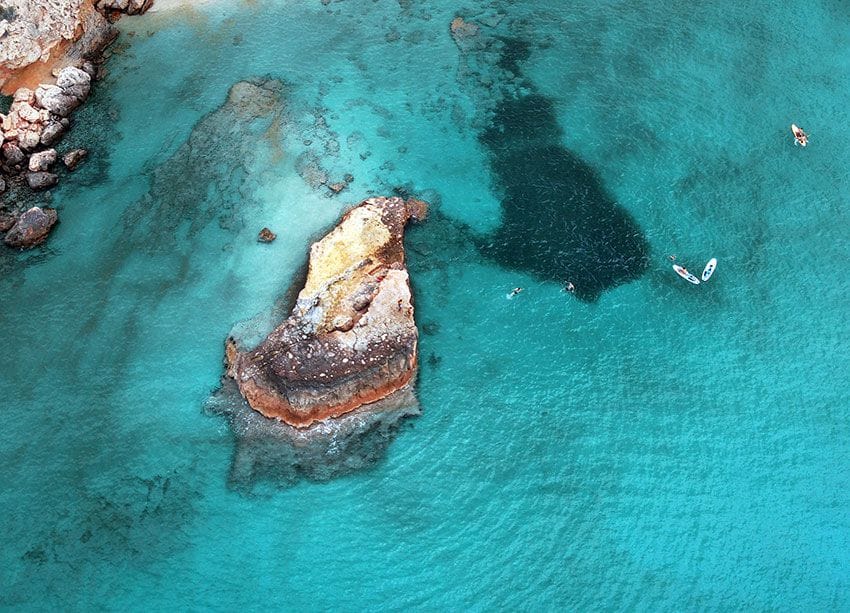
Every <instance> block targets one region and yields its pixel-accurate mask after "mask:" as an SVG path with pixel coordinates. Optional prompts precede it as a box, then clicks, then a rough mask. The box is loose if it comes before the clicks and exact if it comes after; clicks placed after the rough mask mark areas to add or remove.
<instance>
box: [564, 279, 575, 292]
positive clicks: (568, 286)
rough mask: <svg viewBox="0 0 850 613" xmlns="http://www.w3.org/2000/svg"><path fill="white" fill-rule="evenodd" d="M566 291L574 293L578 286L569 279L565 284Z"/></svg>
mask: <svg viewBox="0 0 850 613" xmlns="http://www.w3.org/2000/svg"><path fill="white" fill-rule="evenodd" d="M564 291H565V292H569V293H571V294H572V293H573V292H574V291H576V286H575V285H573V282H572V281H567V284H566V285H565V286H564Z"/></svg>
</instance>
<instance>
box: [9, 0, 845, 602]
mask: <svg viewBox="0 0 850 613" xmlns="http://www.w3.org/2000/svg"><path fill="white" fill-rule="evenodd" d="M550 5H551V3H543V2H539V3H537V2H528V3H524V4H523V5H522V6H516V5H512V4H507V3H505V4H504V5H503V4H500V3H495V4H490V3H488V4H487V5H486V6H484V5H482V6H481V7H480V8H479V5H478V4H476V3H472V4H468V5H466V10H465V11H464V12H463V13H461V14H463V15H465V16H467V17H471V18H478V19H480V20H486V21H487V22H488V23H492V24H494V26H493V27H492V28H486V27H485V28H482V33H481V36H482V37H494V36H504V37H511V38H515V39H520V40H524V41H525V42H526V43H527V44H528V47H529V57H528V59H527V60H525V61H522V62H520V63H519V72H520V73H521V75H520V76H519V77H518V78H517V82H516V83H513V84H512V85H505V84H504V83H503V82H502V81H501V80H500V79H503V78H506V75H505V72H504V69H503V68H500V67H499V66H498V61H499V57H498V54H497V53H492V52H488V51H483V52H482V51H475V50H474V49H473V50H469V49H468V50H467V51H466V52H465V54H461V52H460V51H459V49H458V47H457V46H456V45H455V44H454V42H453V41H452V38H451V36H450V35H449V28H448V24H449V22H450V21H451V19H452V18H453V17H454V16H455V15H456V10H457V6H455V5H452V4H450V3H443V2H439V3H431V5H430V6H429V7H428V8H427V9H424V8H421V7H418V6H414V5H412V4H410V5H407V4H405V3H402V4H400V5H399V4H395V3H365V2H353V1H352V2H344V3H343V2H339V3H332V4H330V5H328V6H327V7H325V6H322V5H321V4H319V3H318V2H317V3H309V4H307V5H306V6H300V5H298V6H294V5H287V4H284V3H264V2H259V3H250V4H245V5H243V4H241V3H240V4H234V5H233V6H230V7H229V8H227V9H226V10H224V9H220V8H210V9H209V13H208V14H203V13H195V14H193V15H192V16H191V17H190V18H187V19H182V20H181V19H175V18H173V16H167V15H164V14H160V15H155V14H151V15H148V16H147V17H145V18H142V19H138V20H132V19H127V20H125V21H124V22H122V28H123V29H124V30H125V37H124V39H123V41H124V42H125V43H127V47H126V49H125V50H124V51H123V52H122V53H120V54H118V55H116V57H115V58H113V60H112V62H111V63H110V65H109V68H110V77H109V79H108V80H107V82H106V83H104V84H102V86H101V87H100V88H99V89H98V90H97V93H96V96H95V99H94V101H93V103H92V104H91V105H90V106H88V107H87V108H86V109H85V110H84V111H83V113H85V114H86V115H89V116H91V117H97V116H99V115H108V114H109V113H113V114H114V116H115V117H116V118H117V120H116V121H115V122H114V124H113V123H112V122H109V121H99V122H97V123H96V125H95V124H92V123H90V124H89V125H90V126H91V125H94V127H93V128H90V129H88V130H86V129H85V128H78V130H77V132H75V134H74V138H79V139H80V140H81V141H85V142H90V143H94V145H93V148H97V149H96V150H95V151H94V153H93V158H92V159H91V160H90V161H89V162H88V163H87V164H88V165H87V166H86V167H84V168H85V169H84V170H81V171H79V172H80V174H78V175H77V178H76V179H74V180H73V181H72V180H66V181H65V182H64V184H63V186H62V187H61V188H60V189H59V190H57V192H56V193H55V198H54V202H55V204H56V205H57V206H58V207H59V208H60V216H61V219H62V224H61V225H60V226H59V227H58V228H57V230H56V232H55V233H54V235H53V236H52V238H51V241H50V243H49V245H48V247H47V248H46V249H45V250H44V251H42V252H39V253H31V254H26V255H19V254H13V253H8V252H4V253H3V254H2V256H0V258H2V260H0V269H2V271H3V274H2V278H0V304H2V309H0V338H3V339H4V340H5V346H4V351H3V352H2V358H0V360H2V362H1V363H0V383H2V388H3V390H4V395H3V401H2V409H3V415H4V418H5V419H4V423H5V428H4V429H3V432H2V435H0V459H2V464H3V467H4V478H3V480H2V484H3V485H2V488H0V501H2V509H3V512H4V527H5V533H6V538H5V539H4V546H3V548H2V555H3V559H2V565H0V568H3V571H2V575H0V577H2V579H0V582H1V583H0V585H2V590H0V593H2V596H0V603H2V604H3V605H4V606H7V607H19V608H46V607H49V606H56V607H62V608H72V609H87V608H92V607H94V606H96V605H99V606H102V607H106V608H110V609H118V608H127V607H129V608H139V605H140V603H144V604H145V606H147V607H150V608H155V609H185V608H207V607H212V608H217V609H232V608H236V607H250V608H259V607H282V608H290V609H310V610H313V609H326V608H332V607H333V608H337V609H345V610H354V609H358V608H362V607H365V606H370V607H376V608H377V607H380V608H389V609H402V608H409V607H419V608H424V609H440V608H442V609H445V608H451V609H457V608H461V607H463V608H467V607H469V608H479V609H481V608H486V609H491V608H499V607H504V608H519V609H553V608H565V607H569V608H581V609H588V608H593V609H597V608H608V609H623V608H631V609H675V610H680V609H687V610H694V609H705V608H710V609H721V610H729V609H742V608H747V609H758V610H764V609H778V610H810V609H816V610H844V609H847V608H848V606H850V600H848V598H850V597H849V596H848V594H850V585H849V584H848V582H850V579H848V577H850V574H848V572H847V569H848V567H849V566H850V554H848V551H850V542H848V540H850V537H848V535H850V494H848V492H850V483H848V481H850V477H848V466H850V426H849V425H848V424H849V423H850V421H848V418H847V413H846V411H847V407H848V400H850V398H848V396H850V394H848V387H847V383H846V373H847V372H848V367H850V363H848V362H850V360H848V354H847V351H846V349H845V348H846V346H847V341H848V333H847V330H846V327H844V326H843V320H844V317H845V312H846V305H847V300H846V297H845V296H846V292H847V289H848V280H847V275H846V274H845V273H844V271H843V270H842V269H841V263H843V262H844V261H846V260H847V257H848V255H850V253H848V251H850V249H848V243H847V241H846V228H847V227H848V214H847V212H846V202H847V200H848V195H850V193H848V187H847V185H848V184H847V178H848V169H849V168H850V166H848V162H847V161H846V160H848V159H850V156H848V155H847V154H848V151H847V144H846V143H848V142H850V128H849V127H848V126H850V122H848V117H847V115H848V113H847V111H846V108H847V105H846V95H847V94H846V92H847V91H850V83H848V81H850V77H848V73H847V70H846V69H847V63H848V60H850V52H848V51H847V49H848V48H850V46H848V42H850V22H848V21H847V14H846V11H845V10H844V9H843V8H842V7H841V6H840V5H839V4H837V3H828V2H822V3H812V4H811V5H807V6H806V7H805V9H804V10H803V9H801V8H800V7H799V6H796V5H795V4H793V3H788V2H777V3H772V4H771V5H770V6H769V7H768V6H760V7H749V8H745V7H738V6H737V5H733V4H732V3H727V2H719V3H713V4H711V5H710V6H705V7H702V8H694V7H684V6H683V7H678V6H672V5H668V6H664V5H661V4H660V3H654V2H638V3H629V4H623V3H613V2H612V3H608V2H602V3H600V2H579V3H574V4H573V5H572V6H570V7H568V8H552V7H551V6H550ZM405 7H406V8H405ZM801 10H802V12H803V13H805V15H804V16H805V19H806V22H807V24H808V28H807V29H806V30H804V31H802V32H793V33H792V32H791V31H790V30H788V28H787V27H786V25H787V24H788V23H789V22H790V21H791V19H792V17H799V16H800V14H801V13H800V11H801ZM499 13H506V15H507V16H506V17H505V18H504V19H502V20H501V21H499V20H498V19H497V18H494V15H497V14H499ZM497 21H498V24H497V23H496V22H497ZM149 33H152V34H150V35H149ZM464 62H465V63H464ZM464 66H465V67H466V68H465V67H464ZM470 70H471V71H472V73H474V72H476V71H477V72H479V73H481V74H483V76H484V77H485V78H486V77H489V78H490V79H491V81H492V82H493V83H494V85H493V86H489V87H488V86H487V85H483V84H482V82H481V80H480V79H479V78H478V77H477V76H476V75H475V74H471V73H470ZM508 76H510V75H508ZM254 77H273V78H277V79H281V80H282V81H283V82H285V83H286V87H285V89H284V92H283V93H282V95H281V103H280V107H281V108H280V110H279V111H276V112H272V113H270V114H267V115H263V116H260V117H256V118H243V119H242V120H235V119H233V117H232V116H230V120H232V121H233V130H230V131H229V130H225V129H222V128H221V121H219V120H220V119H221V118H222V117H227V116H226V115H222V114H221V113H222V112H225V113H226V111H222V110H221V108H222V105H223V104H224V103H225V99H226V96H227V91H228V89H229V87H230V86H231V85H232V84H233V83H235V82H237V81H239V80H241V79H246V78H254ZM530 93H536V94H538V95H542V96H545V97H547V98H548V99H549V101H550V102H551V104H552V105H553V107H554V109H555V111H556V118H557V124H558V125H557V126H553V128H560V130H562V131H563V134H562V136H561V137H560V140H559V143H560V145H561V146H562V147H564V148H565V149H566V150H568V151H569V152H571V154H573V155H575V156H577V158H579V159H580V160H582V161H583V162H584V163H585V164H587V165H588V167H589V168H590V169H591V170H592V172H593V173H595V176H596V177H597V178H598V180H599V182H600V184H601V185H602V186H603V187H604V190H605V191H606V194H607V195H608V197H610V199H611V200H612V201H613V202H615V203H616V205H617V206H618V207H619V208H620V209H622V210H623V211H625V212H626V213H628V215H629V216H630V217H631V218H632V219H633V221H634V223H635V224H636V226H637V228H638V231H639V236H640V237H641V238H642V239H643V240H645V241H646V243H647V245H648V254H647V256H648V257H647V262H646V264H645V269H644V270H643V271H642V273H641V274H640V275H639V276H638V278H636V279H635V280H633V281H630V282H627V283H622V284H620V285H616V286H614V287H611V288H609V289H607V290H606V291H604V292H603V293H602V294H601V295H600V296H599V298H598V299H597V300H595V301H588V302H582V301H580V300H576V299H574V298H572V297H570V296H567V295H565V294H564V293H563V292H561V291H560V286H559V284H558V283H553V282H547V281H545V280H544V279H545V278H547V277H546V275H541V274H539V271H538V272H537V273H535V274H536V276H532V272H534V271H527V270H526V271H524V270H522V269H517V268H506V267H502V266H499V265H498V262H495V261H493V260H491V259H487V258H485V257H483V256H482V255H480V254H479V252H478V251H477V250H476V249H475V248H474V246H473V245H472V240H471V236H473V237H476V238H477V239H479V240H482V241H484V242H486V241H487V240H488V239H491V238H492V237H493V236H497V235H498V234H494V233H495V232H498V229H499V227H500V224H501V223H502V220H503V219H504V216H503V214H502V209H501V203H500V198H501V196H502V193H503V191H502V190H503V189H504V185H501V184H500V177H499V176H497V175H496V174H495V172H494V171H495V170H496V167H495V166H494V164H493V158H492V151H489V150H488V148H487V147H485V146H483V145H482V143H481V142H480V141H479V136H480V134H481V132H482V130H483V129H485V128H486V127H487V125H488V124H489V120H490V115H489V114H488V113H489V112H491V111H492V110H494V109H495V108H496V105H497V104H498V103H499V102H500V101H502V100H505V99H507V98H509V97H510V96H512V95H513V96H520V97H522V96H524V95H528V94H530ZM318 117H322V118H323V119H324V122H322V121H321V120H318V119H317V118H318ZM791 121H795V122H796V123H798V124H800V125H802V126H803V127H804V128H806V129H808V130H810V131H811V132H812V134H813V136H812V146H810V147H809V148H807V149H806V150H799V149H797V148H795V147H793V146H792V144H791V142H790V135H789V133H788V131H787V126H788V124H790V122H791ZM82 123H83V117H81V121H80V124H82ZM246 135H247V136H246ZM724 136H728V137H729V138H724ZM187 140H188V142H189V143H194V142H203V143H207V144H209V146H207V147H202V148H193V147H189V148H188V149H187V147H186V145H184V143H186V142H187ZM222 141H223V142H222ZM305 141H311V143H310V144H309V145H306V144H305ZM334 141H335V142H336V143H337V144H336V145H334V144H333V142H334ZM305 152H306V153H307V154H308V155H309V154H310V152H312V153H313V155H314V156H315V157H314V158H313V159H317V160H318V161H319V162H320V163H321V165H322V166H324V168H325V169H326V170H327V172H328V173H329V175H330V176H331V178H333V179H335V180H337V179H338V178H341V177H342V175H343V174H344V173H346V172H351V173H352V174H353V175H354V176H355V180H354V183H353V184H352V186H351V188H350V189H349V190H348V191H347V192H344V193H343V194H342V195H341V196H340V197H337V198H334V199H331V198H327V197H325V195H324V193H323V191H322V190H321V189H314V188H311V187H310V186H309V185H308V183H307V182H305V180H304V179H302V177H301V176H299V174H298V172H297V169H298V168H302V170H303V164H304V161H305V160H306V159H308V157H303V156H302V154H304V153H305ZM364 158H365V159H364ZM299 160H300V161H299ZM181 163H185V164H187V165H186V166H185V168H187V169H188V168H195V169H197V171H193V172H191V173H188V176H189V178H190V179H191V181H185V182H184V181H180V182H179V185H171V184H172V183H178V182H177V181H176V180H170V177H172V176H173V177H181V176H184V175H186V174H187V173H185V172H181V171H180V168H181V167H180V166H179V164H181ZM175 168H176V169H177V171H175V170H174V169H175ZM163 177H165V179H163ZM531 183H532V184H533V182H531ZM397 185H407V186H409V187H412V188H413V189H415V190H417V191H424V190H432V191H429V192H428V193H430V194H438V195H439V211H440V213H441V214H442V215H435V216H434V217H433V218H432V219H431V221H429V222H428V223H427V224H425V225H423V226H420V227H418V228H416V229H415V230H413V231H412V232H411V236H410V241H409V243H410V245H409V246H410V249H409V254H410V267H411V271H412V274H413V275H414V283H415V292H416V300H417V319H418V321H419V323H420V324H421V325H422V327H423V330H425V333H424V334H423V337H422V354H421V355H422V370H421V375H420V380H419V397H420V400H421V403H422V406H423V415H422V416H421V417H419V418H417V419H416V420H414V421H413V422H411V424H410V425H409V426H408V427H406V428H403V429H402V431H401V432H400V433H399V436H398V438H397V439H396V440H395V441H394V442H393V444H391V445H390V446H389V449H388V452H387V454H386V457H384V459H383V460H381V461H380V462H379V463H378V464H377V465H376V466H375V467H373V468H371V469H370V470H367V471H363V472H358V473H354V474H352V475H350V476H347V477H343V478H339V479H336V480H333V481H331V482H328V483H323V484H316V483H311V482H307V481H302V482H301V483H299V484H298V485H296V486H294V487H290V488H288V489H280V488H278V487H277V484H275V483H273V482H272V483H269V482H262V483H257V484H256V487H255V488H254V489H253V493H250V494H246V493H245V492H244V491H242V490H240V491H235V490H234V489H233V488H232V487H229V486H228V471H229V467H230V462H231V455H232V453H233V450H234V441H233V439H232V435H231V434H230V432H229V430H228V428H227V426H226V424H225V423H224V421H223V420H221V419H218V418H216V417H212V416H210V415H207V414H205V413H204V412H203V406H204V403H205V402H206V400H207V399H208V398H209V396H210V393H211V392H212V391H213V390H214V389H215V388H216V386H217V383H218V378H219V376H220V374H221V359H222V342H223V339H224V337H225V336H226V335H227V333H228V331H229V330H230V329H231V327H232V326H233V325H234V324H235V323H236V322H238V321H241V320H244V319H246V318H250V317H252V316H255V315H256V314H258V313H264V312H267V311H268V310H269V308H270V307H271V306H272V305H273V304H274V302H275V301H276V300H277V299H278V298H280V296H281V295H282V294H283V293H284V292H285V290H286V289H287V287H288V285H289V282H290V281H291V280H292V279H294V278H296V276H297V273H298V269H299V267H300V266H301V265H302V264H303V261H304V257H305V253H306V247H307V245H308V244H309V242H310V240H311V239H312V238H314V237H316V236H318V235H320V234H321V233H322V232H323V231H324V230H325V229H326V228H327V227H328V226H329V225H330V224H332V223H333V222H334V221H335V220H336V219H337V217H338V215H339V214H340V212H341V211H342V210H344V208H345V206H346V205H347V204H350V203H353V202H356V201H358V200H359V199H360V198H362V197H365V196H367V195H369V194H372V193H386V192H388V191H389V190H391V189H392V187H394V186H397ZM532 187H533V185H532ZM529 190H531V188H529ZM536 193H538V192H537V191H536V190H535V191H532V195H533V194H536ZM544 205H545V203H544ZM461 224H463V225H465V227H462V226H461ZM264 225H268V226H269V227H271V228H272V229H274V230H275V231H276V232H278V240H277V241H276V242H275V243H274V244H272V245H257V244H256V243H255V236H256V232H257V231H258V230H259V228H260V227H262V226H264ZM513 231H514V232H515V233H516V236H515V240H516V249H518V250H524V249H526V248H528V249H530V250H531V252H532V253H533V252H534V251H533V250H534V249H536V248H537V247H536V246H535V245H534V244H533V242H534V240H533V237H531V238H530V237H529V236H527V235H525V234H524V233H523V229H522V228H519V227H515V228H514V229H513ZM470 233H471V234H470ZM507 238H508V239H510V238H511V237H510V236H508V237H507ZM525 252H526V251H523V253H525ZM669 253H676V254H677V255H678V256H679V259H680V260H684V261H685V262H686V263H688V264H690V265H691V267H692V268H698V267H699V266H701V265H702V263H703V262H704V260H706V259H707V258H708V257H711V256H716V257H718V259H719V260H720V266H719V268H718V272H717V274H716V277H715V278H714V279H713V280H712V282H711V283H709V284H707V285H705V286H700V287H698V288H694V287H690V286H688V285H687V284H685V283H683V282H681V280H679V279H678V278H676V277H675V276H674V275H673V274H672V271H670V269H669V263H668V262H667V260H666V259H665V256H666V255H667V254H669ZM517 285H520V286H523V287H524V288H525V291H524V292H523V293H522V294H521V295H520V296H518V297H517V298H515V299H514V300H512V301H507V300H506V299H505V294H506V292H507V291H508V290H509V289H510V288H511V287H514V286H517ZM426 326H427V328H426Z"/></svg>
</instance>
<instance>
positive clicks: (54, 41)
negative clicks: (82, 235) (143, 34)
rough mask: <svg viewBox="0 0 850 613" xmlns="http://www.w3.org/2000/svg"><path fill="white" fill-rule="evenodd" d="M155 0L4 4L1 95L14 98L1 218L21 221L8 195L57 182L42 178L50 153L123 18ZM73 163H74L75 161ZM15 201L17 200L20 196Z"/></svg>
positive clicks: (0, 179) (0, 119)
mask: <svg viewBox="0 0 850 613" xmlns="http://www.w3.org/2000/svg"><path fill="white" fill-rule="evenodd" d="M151 4H152V0H3V2H2V3H0V90H2V93H4V94H8V95H13V99H12V103H11V106H10V108H9V111H8V112H7V113H6V114H5V115H3V114H0V146H2V155H0V193H3V192H4V191H5V189H6V187H7V186H10V187H11V188H12V189H10V193H9V194H6V195H5V196H4V198H5V199H6V201H7V202H9V203H10V204H8V205H7V204H4V203H3V202H0V213H2V214H3V215H5V216H7V217H9V216H13V217H15V216H18V215H19V214H20V213H21V210H22V208H23V207H22V206H20V204H19V203H16V202H15V201H16V200H17V198H16V197H15V195H14V194H12V193H11V192H17V191H18V190H19V188H24V187H25V186H28V187H29V188H30V189H33V190H38V189H48V188H50V187H53V186H54V185H55V184H56V182H57V181H58V180H59V177H58V175H55V174H52V173H49V172H46V171H47V170H48V169H49V167H50V166H52V165H53V164H54V163H55V161H56V157H57V152H56V150H55V149H54V148H53V147H54V145H56V143H58V142H59V140H60V139H61V137H62V135H63V134H64V133H65V131H66V130H67V129H68V128H69V127H70V125H71V120H70V119H69V116H70V115H71V113H72V112H73V111H74V109H76V108H77V107H79V106H80V105H81V104H82V103H83V102H84V101H85V100H86V98H87V97H88V95H89V91H90V90H91V84H92V80H93V79H94V77H95V75H96V74H97V70H98V69H97V65H96V64H97V62H99V61H100V60H101V57H102V53H103V51H104V49H105V48H106V46H107V45H109V43H111V42H112V41H113V40H114V39H115V37H116V36H117V35H118V30H117V29H116V28H115V27H114V26H112V25H111V22H112V21H114V20H115V19H117V17H118V16H119V15H120V14H132V15H135V14H139V13H143V12H144V11H146V10H147V9H148V8H149V7H150V6H151ZM77 161H78V160H77ZM18 193H19V192H18Z"/></svg>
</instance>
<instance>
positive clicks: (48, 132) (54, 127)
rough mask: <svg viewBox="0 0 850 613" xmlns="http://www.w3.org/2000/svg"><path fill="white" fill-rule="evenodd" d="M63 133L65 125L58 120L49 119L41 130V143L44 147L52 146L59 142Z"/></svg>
mask: <svg viewBox="0 0 850 613" xmlns="http://www.w3.org/2000/svg"><path fill="white" fill-rule="evenodd" d="M64 133H65V126H63V125H62V123H61V122H59V121H51V122H50V123H48V124H47V125H46V126H45V127H44V129H43V130H42V131H41V144H42V145H44V146H45V147H52V146H53V145H55V144H56V143H58V142H59V139H60V138H62V135H63V134H64Z"/></svg>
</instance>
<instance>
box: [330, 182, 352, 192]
mask: <svg viewBox="0 0 850 613" xmlns="http://www.w3.org/2000/svg"><path fill="white" fill-rule="evenodd" d="M346 187H348V183H346V182H345V181H339V182H337V183H331V184H329V185H328V189H329V190H331V191H332V192H333V193H335V194H338V193H340V192H341V191H342V190H344V189H345V188H346Z"/></svg>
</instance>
